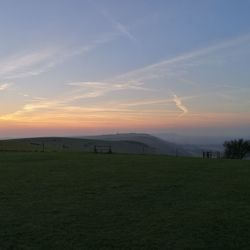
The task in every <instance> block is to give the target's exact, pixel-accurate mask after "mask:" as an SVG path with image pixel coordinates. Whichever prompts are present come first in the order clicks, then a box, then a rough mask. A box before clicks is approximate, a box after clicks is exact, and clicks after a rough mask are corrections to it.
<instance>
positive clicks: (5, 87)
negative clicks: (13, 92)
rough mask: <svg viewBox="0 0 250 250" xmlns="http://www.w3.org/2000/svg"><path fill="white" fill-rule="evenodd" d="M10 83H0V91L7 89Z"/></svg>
mask: <svg viewBox="0 0 250 250" xmlns="http://www.w3.org/2000/svg"><path fill="white" fill-rule="evenodd" d="M11 85H12V83H0V91H4V90H6V89H8V88H9V87H10V86H11Z"/></svg>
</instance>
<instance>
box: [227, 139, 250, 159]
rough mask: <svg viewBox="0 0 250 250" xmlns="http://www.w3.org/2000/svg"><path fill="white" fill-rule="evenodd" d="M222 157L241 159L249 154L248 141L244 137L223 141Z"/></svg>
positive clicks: (249, 142)
mask: <svg viewBox="0 0 250 250" xmlns="http://www.w3.org/2000/svg"><path fill="white" fill-rule="evenodd" d="M223 146H224V157H225V158H228V159H243V158H244V157H246V156H247V155H250V141H249V140H244V139H236V140H231V141H225V142H224V144H223Z"/></svg>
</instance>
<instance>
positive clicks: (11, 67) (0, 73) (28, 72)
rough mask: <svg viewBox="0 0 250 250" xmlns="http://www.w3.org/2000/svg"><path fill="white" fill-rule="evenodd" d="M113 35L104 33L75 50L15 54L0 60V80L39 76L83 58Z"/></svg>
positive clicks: (54, 49) (62, 49)
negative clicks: (68, 62)
mask: <svg viewBox="0 0 250 250" xmlns="http://www.w3.org/2000/svg"><path fill="white" fill-rule="evenodd" d="M116 37H117V34H115V33H104V34H101V35H100V36H99V37H97V38H96V39H94V40H93V41H90V42H89V43H88V44H86V45H83V46H78V47H76V48H73V49H70V48H63V47H60V48H55V47H54V48H48V49H41V50H34V51H26V52H23V53H17V54H15V55H11V56H9V57H7V58H3V59H1V60H0V79H17V78H25V77H30V76H37V75H41V74H43V73H45V72H47V71H49V70H51V69H52V68H54V67H56V66H57V65H58V64H61V63H64V62H65V61H67V60H68V59H69V58H71V57H75V56H83V55H85V54H87V53H89V52H91V51H93V50H95V49H96V48H97V47H99V46H101V45H103V44H106V43H109V42H111V41H113V40H114V39H115V38H116Z"/></svg>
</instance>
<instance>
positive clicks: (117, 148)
mask: <svg viewBox="0 0 250 250" xmlns="http://www.w3.org/2000/svg"><path fill="white" fill-rule="evenodd" d="M95 146H97V147H101V146H110V147H111V149H112V152H114V153H130V154H142V153H147V154H153V153H154V149H153V148H151V147H150V146H148V145H147V144H145V143H142V142H136V141H107V140H101V139H100V140H99V139H81V138H64V137H41V138H25V139H11V140H1V141H0V151H43V150H45V151H48V152H51V151H83V152H94V147H95Z"/></svg>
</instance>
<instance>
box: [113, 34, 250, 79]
mask: <svg viewBox="0 0 250 250" xmlns="http://www.w3.org/2000/svg"><path fill="white" fill-rule="evenodd" d="M249 42H250V35H249V34H247V35H244V36H240V37H237V38H233V39H228V40H225V41H222V42H220V43H216V44H213V45H211V46H208V47H205V48H201V49H197V50H194V51H191V52H188V53H184V54H181V55H178V56H176V57H173V58H170V59H166V60H162V61H160V62H157V63H154V64H150V65H148V66H145V67H143V68H139V69H136V70H132V71H129V72H127V73H125V74H121V75H118V76H117V77H115V78H114V79H117V80H120V79H134V80H139V81H144V80H147V79H155V78H160V77H162V76H164V75H168V74H171V73H174V74H178V75H179V74H180V70H183V67H186V66H192V65H193V64H195V65H197V64H198V65H199V63H200V62H198V61H196V62H194V61H193V60H194V59H198V58H202V57H204V56H207V55H210V54H211V53H215V52H217V51H219V50H223V49H226V48H230V47H233V46H235V45H240V44H243V43H249ZM183 63H185V65H184V64H183ZM181 66H183V67H182V68H181ZM182 80H183V79H182Z"/></svg>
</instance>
